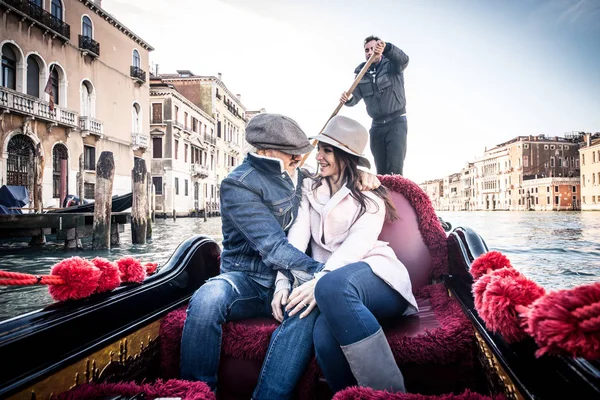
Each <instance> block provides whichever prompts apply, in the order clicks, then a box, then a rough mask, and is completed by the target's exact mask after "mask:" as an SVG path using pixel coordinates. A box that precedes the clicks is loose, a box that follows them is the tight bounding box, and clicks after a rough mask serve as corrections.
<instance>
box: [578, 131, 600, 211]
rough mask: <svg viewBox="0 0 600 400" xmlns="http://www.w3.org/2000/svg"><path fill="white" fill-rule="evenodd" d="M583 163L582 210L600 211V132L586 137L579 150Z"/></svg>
mask: <svg viewBox="0 0 600 400" xmlns="http://www.w3.org/2000/svg"><path fill="white" fill-rule="evenodd" d="M579 157H580V162H581V209H582V210H600V132H599V133H595V134H593V135H592V134H591V133H588V134H586V135H585V140H584V143H583V146H582V147H581V149H579Z"/></svg>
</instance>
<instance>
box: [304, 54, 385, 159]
mask: <svg viewBox="0 0 600 400" xmlns="http://www.w3.org/2000/svg"><path fill="white" fill-rule="evenodd" d="M375 56H377V54H376V53H373V54H372V55H371V57H369V59H368V60H367V63H366V64H365V65H364V66H363V67H362V69H361V70H360V72H359V73H358V75H356V78H355V79H354V82H352V86H350V89H348V91H347V92H346V93H348V94H349V95H351V94H352V92H354V89H356V86H358V82H360V80H361V79H362V77H363V76H364V75H365V73H367V70H368V69H369V67H370V66H371V64H373V61H375ZM343 106H344V103H342V102H340V103H338V105H337V107H336V108H335V110H334V111H333V113H332V114H331V115H330V116H329V118H327V122H325V125H323V127H322V128H321V130H320V131H319V133H321V132H323V129H325V127H326V126H327V124H328V123H329V120H330V119H331V118H333V117H335V116H336V115H337V113H338V112H340V110H341V109H342V107H343ZM316 144H317V141H316V140H313V142H312V145H313V146H315V145H316ZM309 154H310V153H306V154H305V155H304V157H302V161H300V167H301V166H302V165H303V164H304V161H306V159H307V158H308V155H309Z"/></svg>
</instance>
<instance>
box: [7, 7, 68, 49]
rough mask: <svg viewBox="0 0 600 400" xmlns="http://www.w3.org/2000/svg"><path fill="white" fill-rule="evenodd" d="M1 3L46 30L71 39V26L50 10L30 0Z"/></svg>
mask: <svg viewBox="0 0 600 400" xmlns="http://www.w3.org/2000/svg"><path fill="white" fill-rule="evenodd" d="M0 4H1V5H5V6H8V7H9V8H11V9H13V10H15V12H16V13H17V14H19V15H21V16H22V17H24V18H25V19H29V20H30V21H32V22H34V23H37V24H39V25H40V27H41V28H42V30H43V29H45V30H46V32H52V33H53V34H54V35H56V36H59V37H60V38H61V39H63V40H64V41H68V40H69V39H71V27H70V26H69V25H68V24H65V23H64V22H63V21H61V20H60V19H58V18H56V17H55V16H53V15H52V14H50V13H49V12H48V11H46V10H44V9H43V8H41V7H38V6H37V5H35V4H33V3H31V2H30V1H29V0H2V1H0Z"/></svg>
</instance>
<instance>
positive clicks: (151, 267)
mask: <svg viewBox="0 0 600 400" xmlns="http://www.w3.org/2000/svg"><path fill="white" fill-rule="evenodd" d="M144 268H146V274H147V275H152V274H153V273H155V272H156V269H157V268H158V263H155V262H147V263H145V264H144Z"/></svg>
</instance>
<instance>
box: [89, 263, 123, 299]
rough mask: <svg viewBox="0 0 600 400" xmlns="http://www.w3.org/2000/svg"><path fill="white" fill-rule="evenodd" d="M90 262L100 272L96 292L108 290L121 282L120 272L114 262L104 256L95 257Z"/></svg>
mask: <svg viewBox="0 0 600 400" xmlns="http://www.w3.org/2000/svg"><path fill="white" fill-rule="evenodd" d="M92 264H94V266H95V267H96V268H98V269H99V270H100V272H102V276H101V277H100V279H99V282H98V289H96V292H97V293H102V292H109V291H111V290H113V289H114V288H116V287H118V286H119V285H120V284H121V272H120V271H119V268H118V267H117V265H116V264H115V263H113V262H110V261H108V260H107V259H106V258H101V257H96V258H94V259H93V260H92Z"/></svg>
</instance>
